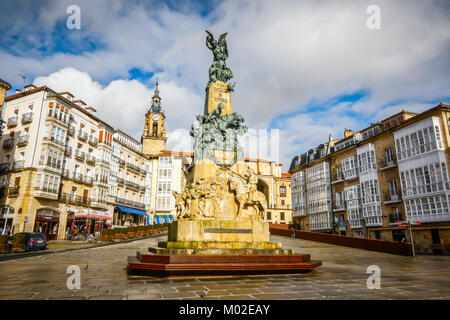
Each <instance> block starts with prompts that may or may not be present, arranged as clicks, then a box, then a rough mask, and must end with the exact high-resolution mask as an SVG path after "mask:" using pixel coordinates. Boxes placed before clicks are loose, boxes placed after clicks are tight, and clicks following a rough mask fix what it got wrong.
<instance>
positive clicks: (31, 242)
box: [8, 232, 47, 252]
mask: <svg viewBox="0 0 450 320" xmlns="http://www.w3.org/2000/svg"><path fill="white" fill-rule="evenodd" d="M18 234H26V237H25V239H24V244H25V251H29V250H33V249H39V250H45V249H46V248H47V237H46V236H45V234H43V233H42V232H18V233H15V234H13V235H12V236H11V238H9V241H8V252H11V251H12V247H13V245H14V238H15V237H16V235H18Z"/></svg>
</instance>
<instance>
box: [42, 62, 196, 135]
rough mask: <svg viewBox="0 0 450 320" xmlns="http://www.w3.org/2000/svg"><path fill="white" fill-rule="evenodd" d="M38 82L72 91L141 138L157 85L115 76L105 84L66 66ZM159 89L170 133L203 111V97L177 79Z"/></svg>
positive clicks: (123, 128) (99, 114)
mask: <svg viewBox="0 0 450 320" xmlns="http://www.w3.org/2000/svg"><path fill="white" fill-rule="evenodd" d="M34 84H35V85H37V86H42V85H47V86H48V87H50V88H51V89H53V90H56V91H57V92H62V91H69V92H71V93H72V94H73V95H75V98H74V99H81V100H83V101H84V102H86V103H87V104H88V105H91V106H93V107H94V108H95V109H97V116H99V117H100V118H101V119H102V120H104V121H106V122H107V123H108V124H110V125H112V126H114V127H116V128H120V129H121V130H123V131H124V132H126V133H128V134H130V135H131V136H133V137H134V138H136V139H137V140H140V135H141V134H142V131H143V128H144V119H145V113H146V111H147V109H148V108H149V107H150V104H151V97H152V96H153V89H150V88H147V87H146V86H145V85H144V84H142V83H141V82H139V81H137V80H114V81H111V82H110V83H109V84H108V85H107V86H105V87H103V86H102V85H101V84H100V83H98V82H96V81H94V80H92V78H91V77H90V75H89V74H87V73H86V72H81V71H79V70H76V69H74V68H64V69H61V70H59V71H57V72H54V73H51V74H50V75H48V76H46V77H37V78H36V79H35V80H34ZM159 90H160V96H161V97H162V107H163V111H164V113H165V114H166V117H167V118H168V120H167V121H166V130H167V131H168V135H170V131H171V130H175V131H176V129H179V128H186V127H185V125H184V124H185V123H186V121H193V120H194V119H195V118H194V114H198V113H200V112H201V111H202V104H201V101H202V100H201V98H200V97H199V96H197V95H196V94H194V93H192V92H190V91H189V90H188V89H186V88H183V87H179V86H177V85H176V84H175V83H174V82H160V85H159ZM186 110H190V112H191V114H190V119H186V117H187V114H186Z"/></svg>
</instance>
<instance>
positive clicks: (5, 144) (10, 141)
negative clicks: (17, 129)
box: [3, 138, 14, 149]
mask: <svg viewBox="0 0 450 320" xmlns="http://www.w3.org/2000/svg"><path fill="white" fill-rule="evenodd" d="M13 146H14V138H9V139H6V140H5V141H3V149H11V148H12V147H13Z"/></svg>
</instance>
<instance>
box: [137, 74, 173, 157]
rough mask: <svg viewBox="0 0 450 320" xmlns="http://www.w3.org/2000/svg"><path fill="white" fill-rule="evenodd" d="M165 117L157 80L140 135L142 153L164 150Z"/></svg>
mask: <svg viewBox="0 0 450 320" xmlns="http://www.w3.org/2000/svg"><path fill="white" fill-rule="evenodd" d="M165 119H166V117H165V115H164V112H163V111H162V108H161V97H160V96H159V90H158V80H157V81H156V87H155V92H154V94H153V97H152V104H151V106H150V108H149V109H148V110H147V113H146V114H145V128H144V133H143V134H142V137H141V143H142V152H143V153H144V154H148V155H151V154H158V153H161V151H162V150H164V147H165V145H166V140H167V137H166V128H165V127H164V121H165Z"/></svg>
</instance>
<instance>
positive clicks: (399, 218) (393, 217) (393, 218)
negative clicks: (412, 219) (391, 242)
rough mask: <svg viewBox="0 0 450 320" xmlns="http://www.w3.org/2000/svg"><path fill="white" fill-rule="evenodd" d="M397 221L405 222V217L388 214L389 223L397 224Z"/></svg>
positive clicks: (397, 214) (398, 214)
mask: <svg viewBox="0 0 450 320" xmlns="http://www.w3.org/2000/svg"><path fill="white" fill-rule="evenodd" d="M399 221H405V216H404V215H403V214H401V213H391V214H389V223H397V222H399Z"/></svg>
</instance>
